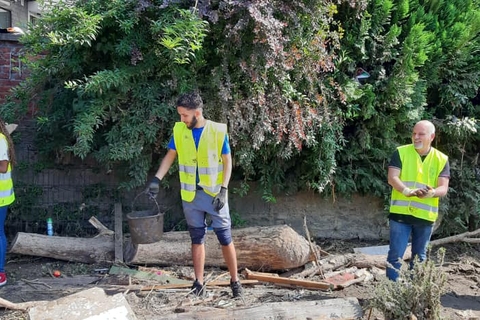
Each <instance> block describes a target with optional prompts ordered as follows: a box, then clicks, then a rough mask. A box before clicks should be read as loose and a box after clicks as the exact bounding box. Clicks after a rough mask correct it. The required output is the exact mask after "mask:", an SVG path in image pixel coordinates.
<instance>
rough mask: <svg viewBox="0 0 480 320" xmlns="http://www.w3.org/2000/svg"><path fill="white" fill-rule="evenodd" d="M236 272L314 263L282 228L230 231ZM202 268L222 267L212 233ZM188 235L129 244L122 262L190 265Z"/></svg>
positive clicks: (303, 243)
mask: <svg viewBox="0 0 480 320" xmlns="http://www.w3.org/2000/svg"><path fill="white" fill-rule="evenodd" d="M232 237H233V242H234V244H235V248H236V251H237V259H238V266H239V268H245V267H248V268H250V269H253V270H263V271H270V270H286V269H291V268H296V267H299V266H303V265H304V264H305V263H307V262H308V261H311V260H314V259H315V258H314V256H313V255H312V254H311V251H310V244H309V242H308V241H307V240H306V239H305V238H304V237H302V236H301V235H299V234H298V233H297V232H295V231H294V230H293V229H292V228H291V227H289V226H286V225H281V226H271V227H250V228H243V229H233V230H232ZM205 246H206V249H205V251H206V259H205V265H206V266H217V267H226V264H225V261H224V260H223V256H222V250H221V246H220V244H219V242H218V240H217V237H216V236H215V234H214V233H213V232H208V234H207V237H206V242H205ZM190 247H191V241H190V236H189V234H188V232H183V231H176V232H166V233H164V234H163V237H162V239H161V240H160V241H158V242H155V243H151V244H139V245H135V244H133V243H132V242H131V241H129V242H128V243H127V245H126V250H125V254H124V259H125V262H126V263H130V264H139V265H148V264H154V265H162V266H171V265H192V258H191V248H190Z"/></svg>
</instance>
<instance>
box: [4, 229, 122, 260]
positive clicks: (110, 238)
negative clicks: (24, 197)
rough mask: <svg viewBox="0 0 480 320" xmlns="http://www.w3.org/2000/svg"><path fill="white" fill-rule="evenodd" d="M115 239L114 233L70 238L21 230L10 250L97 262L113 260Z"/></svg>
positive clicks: (33, 254) (12, 251) (60, 258)
mask: <svg viewBox="0 0 480 320" xmlns="http://www.w3.org/2000/svg"><path fill="white" fill-rule="evenodd" d="M114 241H115V240H114V235H108V234H103V235H99V236H96V237H94V238H70V237H56V236H46V235H42V234H36V233H24V232H19V233H17V235H16V236H15V239H14V240H13V242H12V247H11V249H10V252H11V253H18V254H24V255H30V256H40V257H47V258H53V259H58V260H64V261H72V262H83V263H97V262H106V261H113V259H114V256H115V244H114Z"/></svg>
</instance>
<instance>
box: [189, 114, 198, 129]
mask: <svg viewBox="0 0 480 320" xmlns="http://www.w3.org/2000/svg"><path fill="white" fill-rule="evenodd" d="M197 122H198V120H197V117H195V116H193V119H192V121H191V122H190V124H189V125H187V128H188V129H190V130H192V129H193V128H195V126H196V125H197Z"/></svg>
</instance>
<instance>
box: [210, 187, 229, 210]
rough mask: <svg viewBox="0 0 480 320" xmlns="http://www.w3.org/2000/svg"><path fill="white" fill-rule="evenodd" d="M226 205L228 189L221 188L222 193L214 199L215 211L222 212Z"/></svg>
mask: <svg viewBox="0 0 480 320" xmlns="http://www.w3.org/2000/svg"><path fill="white" fill-rule="evenodd" d="M225 203H227V188H225V187H221V188H220V192H219V193H218V194H217V195H216V196H215V198H213V201H212V204H213V208H214V209H215V211H220V209H222V208H223V206H224V205H225Z"/></svg>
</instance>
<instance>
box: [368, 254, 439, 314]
mask: <svg viewBox="0 0 480 320" xmlns="http://www.w3.org/2000/svg"><path fill="white" fill-rule="evenodd" d="M429 255H430V254H429ZM444 258H445V249H444V248H441V249H440V250H438V252H437V257H436V261H434V260H430V259H427V261H425V262H423V263H419V262H418V260H417V261H415V264H414V266H413V268H412V269H410V270H409V269H407V268H405V265H404V266H403V267H402V268H401V269H400V272H399V280H398V281H396V282H394V281H391V280H389V279H387V278H384V279H382V280H381V281H380V284H379V285H378V286H377V287H376V288H375V292H374V295H373V298H372V299H371V300H370V301H369V306H370V307H371V308H375V309H377V310H380V311H382V312H383V313H384V315H385V319H398V320H400V319H410V318H409V316H410V315H414V316H416V319H419V320H438V319H441V317H440V310H441V303H440V298H441V296H442V294H444V293H445V292H446V284H447V277H446V275H445V273H444V272H443V271H442V270H441V269H440V267H441V266H443V263H444Z"/></svg>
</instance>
